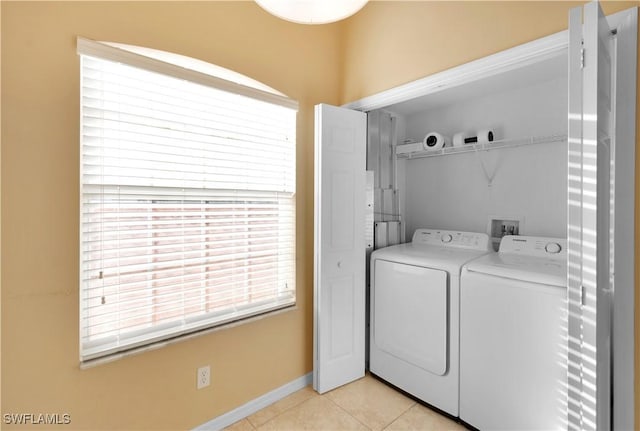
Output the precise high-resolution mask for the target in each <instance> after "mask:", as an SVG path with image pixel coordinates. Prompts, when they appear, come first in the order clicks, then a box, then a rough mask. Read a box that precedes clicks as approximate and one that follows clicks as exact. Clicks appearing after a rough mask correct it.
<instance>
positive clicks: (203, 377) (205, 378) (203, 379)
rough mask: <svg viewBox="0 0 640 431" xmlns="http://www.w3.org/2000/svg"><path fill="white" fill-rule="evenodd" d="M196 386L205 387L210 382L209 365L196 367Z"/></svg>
mask: <svg viewBox="0 0 640 431" xmlns="http://www.w3.org/2000/svg"><path fill="white" fill-rule="evenodd" d="M196 379H197V380H196V387H197V388H198V389H202V388H206V387H207V386H209V385H210V384H211V367H209V365H207V366H204V367H200V368H198V372H197V375H196Z"/></svg>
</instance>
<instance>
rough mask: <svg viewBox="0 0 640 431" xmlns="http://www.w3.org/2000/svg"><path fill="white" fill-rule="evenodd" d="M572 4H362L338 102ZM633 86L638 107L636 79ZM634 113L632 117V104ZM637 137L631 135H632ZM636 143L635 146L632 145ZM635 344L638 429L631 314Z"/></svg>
mask: <svg viewBox="0 0 640 431" xmlns="http://www.w3.org/2000/svg"><path fill="white" fill-rule="evenodd" d="M602 4H603V9H604V12H605V14H607V15H608V14H611V13H614V12H618V11H621V10H624V9H628V8H630V7H637V6H638V5H639V2H637V1H630V2H613V1H606V2H603V3H602ZM578 5H579V3H578V2H574V1H572V2H556V1H543V2H529V1H496V2H485V1H471V2H447V1H444V2H437V1H434V2H421V1H412V2H403V1H377V2H373V3H370V4H369V5H367V6H366V7H365V8H364V9H363V10H362V11H361V12H360V13H358V14H357V15H355V16H354V17H352V18H350V19H349V20H347V21H345V22H344V24H343V31H344V38H343V43H342V47H343V49H344V51H343V57H342V58H343V64H342V77H341V83H342V89H341V103H347V102H350V101H354V100H358V99H360V98H362V97H365V96H369V95H372V94H375V93H377V92H380V91H383V90H387V89H389V88H392V87H395V86H397V85H401V84H404V83H406V82H411V81H413V80H416V79H418V78H422V77H424V76H428V75H431V74H433V73H436V72H440V71H442V70H446V69H448V68H451V67H454V66H457V65H459V64H463V63H466V62H469V61H472V60H475V59H478V58H481V57H484V56H487V55H490V54H493V53H496V52H498V51H502V50H504V49H508V48H511V47H513V46H516V45H519V44H522V43H525V42H529V41H531V40H534V39H537V38H540V37H543V36H546V35H549V34H552V33H555V32H558V31H562V30H564V29H566V28H567V23H568V11H569V9H570V8H572V7H575V6H578ZM638 58H639V59H640V55H639V56H638ZM639 70H640V68H639ZM637 89H638V97H637V100H638V103H639V105H640V83H639V84H638V86H637ZM636 112H637V114H638V119H639V121H640V108H639V109H637V111H636ZM639 137H640V136H638V134H636V139H638V138H639ZM638 141H639V142H640V139H638ZM636 148H640V147H638V144H637V143H636ZM636 155H637V159H636V262H640V235H638V233H637V230H638V229H640V223H639V221H640V203H639V202H640V198H639V197H640V165H639V163H638V160H640V150H636ZM636 267H637V265H636ZM635 284H636V292H637V293H636V310H637V309H640V289H638V287H637V286H639V285H640V274H639V272H638V271H637V270H636V283H635ZM635 348H636V355H635V357H636V367H635V368H636V396H635V403H636V408H635V411H636V425H637V427H639V428H640V425H639V424H638V421H640V418H639V416H638V413H639V412H640V378H639V377H638V376H640V318H639V317H638V316H637V315H636V344H635Z"/></svg>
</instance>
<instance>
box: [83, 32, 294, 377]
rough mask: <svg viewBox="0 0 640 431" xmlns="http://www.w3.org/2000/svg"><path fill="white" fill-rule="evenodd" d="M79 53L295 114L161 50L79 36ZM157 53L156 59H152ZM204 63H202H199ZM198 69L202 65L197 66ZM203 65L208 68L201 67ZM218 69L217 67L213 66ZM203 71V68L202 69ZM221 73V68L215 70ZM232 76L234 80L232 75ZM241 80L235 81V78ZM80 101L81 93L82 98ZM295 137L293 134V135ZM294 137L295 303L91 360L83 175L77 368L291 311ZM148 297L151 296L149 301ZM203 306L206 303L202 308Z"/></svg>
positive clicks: (254, 87)
mask: <svg viewBox="0 0 640 431" xmlns="http://www.w3.org/2000/svg"><path fill="white" fill-rule="evenodd" d="M77 53H78V55H79V56H89V57H94V58H98V59H101V60H107V61H112V62H118V63H123V64H126V65H128V66H133V67H136V68H139V69H144V70H146V71H149V72H155V73H159V74H162V75H166V76H169V77H173V78H178V79H181V80H186V81H189V82H192V83H195V84H199V85H205V86H207V87H211V88H214V89H217V90H222V91H225V92H228V93H232V94H236V95H241V96H245V97H248V98H250V99H254V100H258V101H262V102H267V103H270V104H273V105H279V106H282V107H285V108H289V109H291V110H294V111H297V110H298V103H297V101H295V100H292V99H290V98H288V97H286V96H284V95H283V94H281V93H278V92H277V91H275V90H273V89H271V88H269V87H266V86H264V84H261V83H258V82H255V81H253V80H251V79H250V78H248V77H244V76H242V75H240V74H237V73H235V72H232V71H228V72H230V75H229V76H231V79H232V80H229V79H224V78H221V77H218V76H213V75H210V74H208V73H206V70H205V71H204V72H203V71H202V70H203V68H202V67H198V64H197V62H200V61H199V60H196V59H189V58H187V57H183V56H179V55H176V54H172V53H165V52H160V51H155V53H154V50H150V49H147V48H142V47H134V46H128V45H122V44H114V43H109V42H97V41H93V40H89V39H85V38H81V37H79V38H78V39H77ZM156 54H157V55H156ZM171 56H174V58H175V59H176V60H177V61H176V62H175V63H172V62H167V61H164V60H165V59H166V58H169V59H170V60H171ZM189 60H194V61H195V62H196V63H194V65H195V66H196V67H194V68H190V67H189V64H188V61H189ZM200 63H203V62H200ZM201 65H202V64H201ZM205 66H206V64H205ZM213 67H217V66H213ZM81 68H82V64H81V65H80V69H81ZM205 69H206V68H205ZM219 69H222V68H219ZM234 74H235V76H234ZM236 78H239V79H236ZM82 85H83V84H82V82H80V86H81V88H82ZM81 96H82V94H81ZM82 112H83V111H82V101H81V106H80V118H81V124H80V126H81V131H80V135H81V136H80V150H81V151H83V150H82V148H83V145H84V144H83V138H82ZM294 123H295V120H294ZM294 135H295V132H294ZM295 150H296V145H295V136H294V142H293V158H294V160H293V164H294V166H293V170H294V183H293V184H294V185H293V187H294V191H293V195H292V203H291V206H292V208H291V213H292V222H291V225H292V226H291V230H292V242H293V245H292V246H293V251H292V254H291V261H290V262H289V265H290V266H291V269H292V273H293V276H292V281H293V284H294V286H293V303H289V304H284V305H281V306H277V307H272V308H270V309H268V310H266V311H257V312H252V313H246V314H244V315H242V316H240V317H237V318H233V319H229V320H223V321H221V322H219V323H215V324H206V325H203V326H199V327H197V328H195V329H190V330H189V329H188V330H186V331H171V333H169V334H167V335H164V336H159V337H158V336H151V337H149V338H148V339H147V340H146V341H144V342H137V343H131V344H130V345H127V346H125V347H122V348H118V349H113V348H111V349H105V350H104V351H103V352H102V353H97V354H96V353H94V354H90V355H86V354H85V348H84V344H83V335H84V326H83V325H84V323H83V320H84V319H85V309H84V307H85V304H84V295H85V286H84V284H85V281H84V278H83V262H84V257H85V253H84V248H83V231H82V228H83V222H82V217H83V209H84V203H83V200H82V199H83V196H84V194H83V193H84V190H83V189H84V187H85V182H84V180H83V177H82V175H81V176H80V178H79V184H80V217H81V218H80V223H79V227H80V253H79V255H80V256H79V258H80V269H79V275H80V279H79V283H80V284H79V294H80V300H79V324H80V328H79V329H80V331H79V356H80V365H81V368H87V367H90V366H93V365H95V364H99V363H103V362H110V361H112V360H115V359H118V358H121V357H123V356H127V355H130V354H134V353H138V352H141V351H146V350H152V349H155V348H158V347H162V346H164V345H167V344H170V343H174V342H176V341H180V340H183V339H189V338H192V337H194V336H197V335H200V334H205V333H210V332H213V331H217V330H219V329H222V328H226V327H230V326H236V325H238V324H241V323H244V322H248V321H254V320H257V319H260V318H263V317H266V316H269V315H273V314H277V313H281V312H283V311H286V310H289V309H295V308H296V304H297V299H296V286H295V285H296V260H297V259H296V253H295V245H296V244H295V243H296V239H295V238H296V232H295V231H296V222H295V220H296V191H295V190H296V186H295V184H296V181H295V170H296V169H295V164H296V163H295V152H296V151H295ZM82 169H83V157H82V156H81V157H80V172H82ZM149 298H151V296H149ZM203 305H205V306H206V304H203Z"/></svg>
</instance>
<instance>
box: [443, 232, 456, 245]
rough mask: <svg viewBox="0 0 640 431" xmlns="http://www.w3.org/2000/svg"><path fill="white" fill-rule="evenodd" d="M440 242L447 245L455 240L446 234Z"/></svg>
mask: <svg viewBox="0 0 640 431" xmlns="http://www.w3.org/2000/svg"><path fill="white" fill-rule="evenodd" d="M440 240H441V241H442V242H445V243H446V242H451V240H453V237H452V236H451V235H450V234H448V233H445V234H444V235H442V236H441V237H440Z"/></svg>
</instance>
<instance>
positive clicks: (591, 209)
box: [567, 2, 615, 430]
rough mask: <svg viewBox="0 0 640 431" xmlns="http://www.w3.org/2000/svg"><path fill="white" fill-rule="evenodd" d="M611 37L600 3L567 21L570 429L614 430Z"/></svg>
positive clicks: (581, 9) (576, 12)
mask: <svg viewBox="0 0 640 431" xmlns="http://www.w3.org/2000/svg"><path fill="white" fill-rule="evenodd" d="M613 43H614V42H613V37H612V34H611V31H610V29H609V26H608V25H607V21H606V18H605V16H604V14H603V13H602V10H601V9H600V5H599V4H598V3H596V2H593V3H589V4H587V5H585V6H584V7H578V8H574V9H572V10H571V12H570V15H569V125H568V127H569V131H568V135H569V137H568V139H569V142H568V149H569V155H568V164H569V167H568V200H569V206H568V336H569V338H568V391H567V393H568V416H567V419H568V429H570V430H571V429H575V430H596V429H597V430H608V429H611V389H610V388H611V360H610V355H611V309H612V304H613V296H612V287H613V286H612V280H611V277H610V269H611V268H610V266H611V262H612V261H611V257H612V256H611V253H610V249H611V247H610V238H611V233H612V232H611V223H610V215H611V208H612V206H611V205H610V198H611V191H612V176H611V174H612V172H611V156H612V149H613V145H614V142H613V140H614V138H615V137H614V136H613V135H614V127H613V114H612V112H613V110H614V106H613V94H614V93H613V92H612V89H613V87H612V86H613V85H614V82H613V78H614V76H615V75H614V69H613V59H612V53H613V49H612V48H613Z"/></svg>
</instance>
